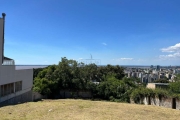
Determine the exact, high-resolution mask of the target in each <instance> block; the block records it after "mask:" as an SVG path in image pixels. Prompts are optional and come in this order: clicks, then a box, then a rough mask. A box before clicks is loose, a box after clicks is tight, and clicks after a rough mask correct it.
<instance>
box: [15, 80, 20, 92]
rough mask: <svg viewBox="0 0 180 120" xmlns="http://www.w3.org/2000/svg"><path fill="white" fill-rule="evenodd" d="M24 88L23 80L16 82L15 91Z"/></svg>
mask: <svg viewBox="0 0 180 120" xmlns="http://www.w3.org/2000/svg"><path fill="white" fill-rule="evenodd" d="M21 90H22V81H18V82H15V92H18V91H21Z"/></svg>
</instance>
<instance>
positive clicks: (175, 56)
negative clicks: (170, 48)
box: [159, 52, 180, 58]
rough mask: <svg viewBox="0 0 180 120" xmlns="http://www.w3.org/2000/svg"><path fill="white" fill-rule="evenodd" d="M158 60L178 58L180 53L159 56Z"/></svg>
mask: <svg viewBox="0 0 180 120" xmlns="http://www.w3.org/2000/svg"><path fill="white" fill-rule="evenodd" d="M159 58H180V52H177V53H174V54H168V55H160V56H159Z"/></svg>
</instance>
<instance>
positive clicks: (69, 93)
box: [60, 90, 92, 98]
mask: <svg viewBox="0 0 180 120" xmlns="http://www.w3.org/2000/svg"><path fill="white" fill-rule="evenodd" d="M60 98H92V94H91V92H89V91H78V92H74V91H68V90H61V91H60Z"/></svg>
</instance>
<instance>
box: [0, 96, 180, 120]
mask: <svg viewBox="0 0 180 120" xmlns="http://www.w3.org/2000/svg"><path fill="white" fill-rule="evenodd" d="M0 116H1V118H0V119H1V120H32V119H33V120H118V119H120V120H136V119H138V120H154V119H158V120H177V119H179V118H180V111H179V110H173V109H169V108H164V107H157V106H145V105H136V104H126V103H115V102H105V101H90V100H71V99H62V100H44V101H39V102H29V103H24V104H18V105H14V106H5V107H1V108H0Z"/></svg>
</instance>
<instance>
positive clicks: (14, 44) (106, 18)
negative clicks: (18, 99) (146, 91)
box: [0, 0, 180, 65]
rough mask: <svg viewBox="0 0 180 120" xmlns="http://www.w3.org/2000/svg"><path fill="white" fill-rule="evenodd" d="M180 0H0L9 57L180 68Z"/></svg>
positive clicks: (22, 61)
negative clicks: (65, 58) (64, 58)
mask: <svg viewBox="0 0 180 120" xmlns="http://www.w3.org/2000/svg"><path fill="white" fill-rule="evenodd" d="M179 6H180V0H8V1H7V0H1V4H0V12H5V13H6V23H5V55H6V56H7V57H10V58H13V59H14V60H15V62H16V64H18V65H19V64H23V65H25V64H26V65H44V64H57V63H58V62H59V61H60V60H61V57H67V58H68V59H74V60H77V61H80V60H81V59H90V58H91V55H92V58H93V59H100V60H101V63H100V64H101V65H106V64H112V65H117V64H118V65H180V22H179V21H180V14H179V13H180V7H179Z"/></svg>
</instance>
